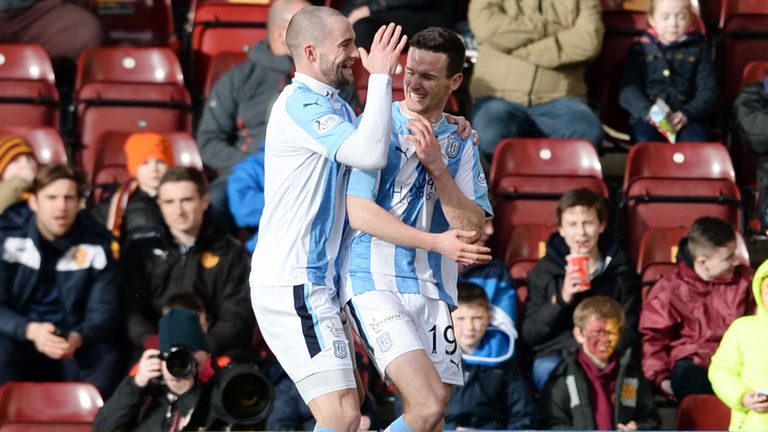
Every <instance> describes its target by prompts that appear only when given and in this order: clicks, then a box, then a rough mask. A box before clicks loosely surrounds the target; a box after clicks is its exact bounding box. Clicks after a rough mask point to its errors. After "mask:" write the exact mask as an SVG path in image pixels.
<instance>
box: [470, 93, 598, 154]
mask: <svg viewBox="0 0 768 432" xmlns="http://www.w3.org/2000/svg"><path fill="white" fill-rule="evenodd" d="M470 117H471V121H472V127H474V128H475V129H477V131H478V132H480V151H481V152H482V153H483V156H485V158H486V159H487V160H489V161H490V160H491V159H492V157H493V151H494V150H495V149H496V145H497V144H498V143H499V141H501V140H503V139H504V138H585V139H587V140H588V141H590V142H591V143H592V144H593V145H594V146H595V148H597V149H598V150H599V149H600V148H601V147H602V145H603V127H602V123H601V122H600V119H598V118H597V115H596V114H595V113H594V112H592V110H591V109H590V108H589V107H588V106H587V105H586V104H585V103H584V102H582V101H581V100H579V99H576V98H570V97H564V98H559V99H555V100H553V101H551V102H547V103H543V104H539V105H533V106H530V107H527V106H524V105H520V104H517V103H514V102H510V101H508V100H506V99H500V98H494V97H488V98H483V99H480V100H478V101H477V102H476V103H475V105H474V106H473V107H472V112H471V114H470Z"/></svg>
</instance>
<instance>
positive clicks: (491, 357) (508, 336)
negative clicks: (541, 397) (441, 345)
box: [445, 282, 538, 430]
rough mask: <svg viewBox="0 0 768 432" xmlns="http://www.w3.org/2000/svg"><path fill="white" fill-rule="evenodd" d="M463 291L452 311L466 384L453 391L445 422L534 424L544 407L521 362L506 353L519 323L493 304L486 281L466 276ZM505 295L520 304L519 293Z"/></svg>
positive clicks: (514, 426)
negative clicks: (531, 388) (519, 365)
mask: <svg viewBox="0 0 768 432" xmlns="http://www.w3.org/2000/svg"><path fill="white" fill-rule="evenodd" d="M458 291H459V296H458V307H457V308H456V310H454V311H453V313H452V314H451V316H452V317H453V325H454V332H455V333H456V342H457V343H458V345H459V347H460V348H461V352H462V360H461V363H462V369H463V370H464V386H455V387H453V390H452V391H451V399H450V402H449V403H448V408H447V409H446V412H445V427H446V428H449V429H459V428H470V429H497V430H498V429H514V430H521V429H534V428H535V427H536V417H537V415H538V410H537V409H536V405H535V403H534V402H533V398H532V397H531V394H530V392H529V390H528V386H527V384H526V383H525V381H524V380H523V377H522V375H521V374H520V371H519V370H518V368H517V364H516V363H515V361H514V360H511V359H510V356H509V355H506V354H507V353H508V352H509V351H510V350H509V348H510V347H514V345H515V339H517V333H516V332H515V330H514V324H512V327H511V332H510V327H508V324H509V316H508V315H506V314H505V313H504V312H503V308H499V307H498V306H496V305H492V304H491V301H490V300H489V297H488V294H487V293H486V292H485V291H484V290H483V288H482V287H480V286H478V285H475V284H473V283H466V282H463V283H460V284H459V287H458ZM505 300H506V302H507V304H506V306H508V307H509V306H511V307H512V308H513V309H514V306H515V303H514V298H512V299H511V303H509V300H510V299H509V298H507V299H505ZM504 315H506V316H504ZM497 323H498V324H501V325H499V326H496V325H495V324H497ZM489 325H490V327H489Z"/></svg>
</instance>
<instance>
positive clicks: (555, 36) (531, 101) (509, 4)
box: [468, 0, 604, 105]
mask: <svg viewBox="0 0 768 432" xmlns="http://www.w3.org/2000/svg"><path fill="white" fill-rule="evenodd" d="M468 18H469V26H470V29H471V30H472V33H473V34H474V35H475V38H476V39H477V43H478V58H477V64H476V65H475V70H474V72H473V76H472V83H471V84H470V91H471V93H472V97H473V98H474V99H476V100H477V99H480V98H484V97H497V98H503V99H507V100H509V101H512V102H515V103H519V104H523V105H536V104H541V103H546V102H550V101H552V100H554V99H557V98H561V97H565V96H570V97H579V98H586V95H587V86H586V84H585V83H584V70H585V66H586V64H587V62H588V61H590V60H591V59H593V58H594V57H596V56H597V54H598V53H599V52H600V47H601V46H602V42H603V32H604V27H603V20H602V17H601V15H600V1H599V0H472V1H471V2H469V13H468ZM558 26H562V27H565V29H564V30H562V31H558Z"/></svg>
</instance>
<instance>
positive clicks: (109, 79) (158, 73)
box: [75, 47, 184, 92]
mask: <svg viewBox="0 0 768 432" xmlns="http://www.w3.org/2000/svg"><path fill="white" fill-rule="evenodd" d="M90 83H133V84H137V83H143V84H172V85H178V86H183V85H184V75H183V73H182V71H181V64H180V63H179V59H178V58H177V57H176V54H175V53H174V52H173V51H171V50H170V49H169V48H163V47H97V48H90V49H88V50H85V51H84V52H83V53H82V54H80V58H79V59H78V62H77V82H76V84H75V89H76V91H77V92H80V91H81V90H82V88H83V87H84V86H85V85H87V84H90Z"/></svg>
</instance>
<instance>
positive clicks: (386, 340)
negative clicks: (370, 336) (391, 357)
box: [376, 332, 392, 352]
mask: <svg viewBox="0 0 768 432" xmlns="http://www.w3.org/2000/svg"><path fill="white" fill-rule="evenodd" d="M376 343H377V344H379V348H380V349H381V352H387V351H389V349H390V348H392V338H391V337H389V332H384V334H382V335H381V336H379V337H377V338H376Z"/></svg>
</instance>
